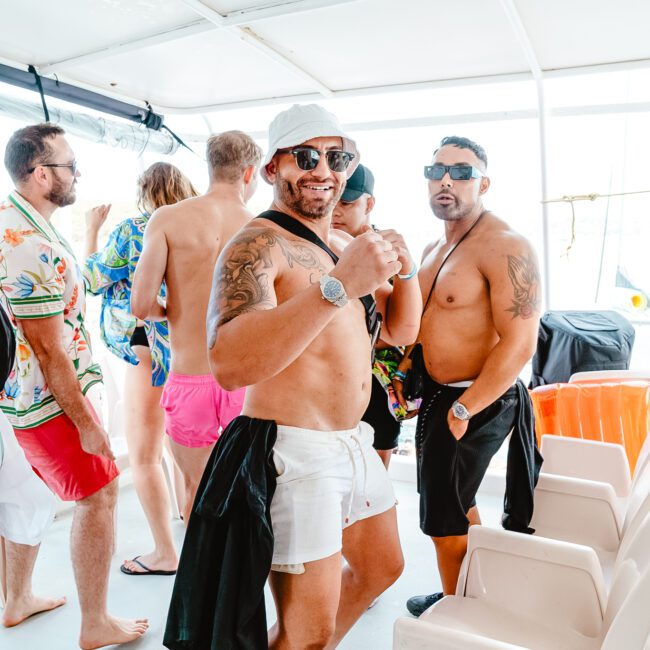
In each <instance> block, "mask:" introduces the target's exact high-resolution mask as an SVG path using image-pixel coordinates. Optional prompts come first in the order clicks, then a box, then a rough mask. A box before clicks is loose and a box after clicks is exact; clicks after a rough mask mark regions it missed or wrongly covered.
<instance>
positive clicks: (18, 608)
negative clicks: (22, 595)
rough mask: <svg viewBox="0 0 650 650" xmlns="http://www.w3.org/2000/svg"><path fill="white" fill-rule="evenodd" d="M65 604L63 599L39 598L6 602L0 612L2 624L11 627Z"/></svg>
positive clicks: (32, 597) (33, 597)
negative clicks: (0, 613) (0, 612)
mask: <svg viewBox="0 0 650 650" xmlns="http://www.w3.org/2000/svg"><path fill="white" fill-rule="evenodd" d="M65 602H66V600H65V597H63V598H39V597H38V596H31V597H30V598H28V599H27V600H21V601H17V602H12V601H7V604H6V606H5V608H4V611H3V612H2V624H3V625H4V626H5V627H13V626H14V625H18V623H22V622H23V621H24V620H25V619H26V618H29V617H30V616H34V614H38V613H39V612H49V611H50V610H51V609H56V608H57V607H61V605H64V604H65Z"/></svg>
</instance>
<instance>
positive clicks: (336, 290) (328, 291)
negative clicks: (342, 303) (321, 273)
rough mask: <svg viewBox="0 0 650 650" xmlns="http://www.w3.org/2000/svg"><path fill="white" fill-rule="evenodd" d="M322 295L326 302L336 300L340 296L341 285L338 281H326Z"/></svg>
mask: <svg viewBox="0 0 650 650" xmlns="http://www.w3.org/2000/svg"><path fill="white" fill-rule="evenodd" d="M323 295H324V296H325V297H326V298H327V299H328V300H336V298H338V297H339V296H340V295H341V283H340V282H339V281H338V280H333V279H331V280H328V281H327V282H326V283H325V286H324V287H323Z"/></svg>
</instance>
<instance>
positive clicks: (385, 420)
mask: <svg viewBox="0 0 650 650" xmlns="http://www.w3.org/2000/svg"><path fill="white" fill-rule="evenodd" d="M374 190H375V177H374V176H373V174H372V172H371V171H370V170H369V169H368V168H367V167H365V166H364V165H361V164H359V166H358V167H357V168H356V170H355V171H354V174H352V176H350V178H349V180H348V182H347V184H346V186H345V190H344V191H343V194H342V195H341V198H340V199H339V202H338V203H337V204H336V207H335V208H334V212H333V213H332V228H337V229H338V230H343V231H344V232H347V233H348V234H349V235H352V236H353V237H357V236H358V235H361V234H362V233H364V232H366V231H367V230H368V228H370V227H372V225H371V223H370V213H371V212H372V209H373V208H374V207H375V197H374ZM401 356H402V353H401V350H400V349H399V348H395V347H393V346H390V345H387V344H386V343H384V341H382V340H381V339H380V340H379V341H377V344H376V346H375V368H376V369H377V368H378V369H379V372H380V373H381V369H382V368H388V367H395V366H396V364H397V363H399V361H400V359H401ZM391 362H392V363H391ZM376 372H377V371H376V370H375V372H373V379H372V390H371V393H370V403H369V404H368V408H367V409H366V412H365V413H364V415H363V417H362V418H361V420H362V421H363V422H367V423H368V424H369V425H370V426H371V427H372V428H373V430H374V432H375V438H374V442H373V447H374V448H375V450H376V451H377V453H378V454H379V457H380V458H381V460H382V462H383V463H384V465H385V466H386V468H388V464H389V463H390V457H391V455H392V453H393V449H395V448H396V447H397V441H398V438H399V434H400V428H401V425H400V422H399V421H398V420H396V419H395V417H394V416H393V414H392V413H391V410H390V407H389V404H388V395H387V394H386V390H385V389H384V387H383V385H382V383H381V381H380V379H379V378H378V377H377V374H376Z"/></svg>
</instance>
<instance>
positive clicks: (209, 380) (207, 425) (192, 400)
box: [160, 372, 246, 447]
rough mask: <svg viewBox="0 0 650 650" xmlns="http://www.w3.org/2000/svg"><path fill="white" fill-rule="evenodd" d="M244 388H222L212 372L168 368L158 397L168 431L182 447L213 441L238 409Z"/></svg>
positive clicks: (238, 411)
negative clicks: (171, 369) (174, 370)
mask: <svg viewBox="0 0 650 650" xmlns="http://www.w3.org/2000/svg"><path fill="white" fill-rule="evenodd" d="M245 392H246V389H245V388H240V389H238V390H233V391H227V390H224V389H223V388H221V386H219V384H217V382H216V381H215V380H214V377H213V376H212V375H179V374H178V373H175V372H170V373H169V377H168V378H167V381H166V382H165V388H164V389H163V394H162V398H161V399H160V406H162V408H163V410H164V411H165V430H166V431H167V435H168V436H169V437H170V438H171V439H172V440H173V441H174V442H176V443H178V444H179V445H183V446H184V447H207V446H209V445H211V444H213V443H214V442H216V441H217V440H218V438H219V436H220V435H221V431H223V429H225V428H226V427H227V426H228V424H229V423H230V421H231V420H233V419H234V418H236V417H237V416H238V415H239V414H240V413H241V410H242V406H243V405H244V394H245Z"/></svg>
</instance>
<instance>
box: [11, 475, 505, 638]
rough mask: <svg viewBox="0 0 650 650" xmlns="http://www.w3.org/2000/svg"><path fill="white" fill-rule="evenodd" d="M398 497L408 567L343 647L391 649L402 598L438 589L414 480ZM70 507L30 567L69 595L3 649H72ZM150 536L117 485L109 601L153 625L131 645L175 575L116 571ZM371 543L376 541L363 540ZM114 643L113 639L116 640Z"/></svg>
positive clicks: (38, 581)
mask: <svg viewBox="0 0 650 650" xmlns="http://www.w3.org/2000/svg"><path fill="white" fill-rule="evenodd" d="M394 485H395V491H396V494H397V498H398V500H399V506H398V516H399V529H400V536H401V540H402V546H403V549H404V556H405V560H406V567H405V570H404V573H403V575H402V576H401V578H400V579H399V580H398V581H397V582H396V583H395V584H394V585H393V586H392V587H391V588H390V589H388V590H387V591H386V592H385V593H384V594H383V595H382V597H381V598H380V599H379V601H378V602H377V604H376V605H375V606H374V607H373V608H372V609H370V610H368V611H367V612H366V613H365V614H364V615H363V616H362V617H361V619H360V620H359V621H358V622H357V624H356V625H355V626H354V628H353V629H352V630H351V631H350V633H349V634H348V635H347V637H346V638H345V639H344V640H343V642H342V643H341V644H340V645H339V648H341V649H342V650H365V649H366V648H367V649H368V650H390V648H392V638H393V631H392V630H393V623H394V621H395V619H396V618H397V617H399V616H403V615H405V614H406V609H405V606H404V603H405V601H406V599H407V598H408V597H410V596H412V595H414V594H421V593H430V592H432V591H439V590H440V579H439V577H438V572H437V569H436V565H435V554H434V551H433V544H432V543H431V541H430V540H429V539H428V538H426V537H425V536H424V535H423V534H422V533H421V532H420V529H419V527H418V498H417V494H416V491H415V484H414V483H411V482H404V481H395V482H394ZM478 505H479V509H480V510H481V516H482V518H483V521H484V523H486V524H488V525H496V524H497V523H498V521H499V517H500V514H501V507H502V499H501V498H500V497H497V496H494V495H483V494H482V493H480V494H479V498H478ZM71 519H72V517H71V514H70V513H63V514H62V515H60V516H59V517H58V518H57V519H56V520H55V521H54V523H53V525H52V527H51V529H50V530H49V532H48V534H47V536H46V538H45V540H44V542H43V544H42V547H41V552H40V554H39V559H38V561H37V564H36V569H35V572H34V587H35V591H36V592H37V593H40V594H43V595H62V594H65V595H66V596H67V597H68V603H67V604H66V605H65V606H64V607H61V608H60V609H58V610H56V611H54V612H49V613H47V614H41V615H38V616H35V617H33V618H31V619H29V620H28V621H25V622H24V623H22V624H21V625H19V626H17V627H15V628H12V629H4V628H0V648H2V650H36V649H38V650H73V649H74V648H76V647H78V646H77V644H76V639H77V634H78V629H79V620H80V614H79V604H78V599H77V595H76V590H75V586H74V580H73V576H72V567H71V565H70V551H69V545H68V543H69V533H70V523H71ZM173 530H174V535H175V539H176V541H177V544H178V548H179V549H180V547H181V544H182V539H183V534H184V528H183V525H182V523H181V522H180V521H174V522H173ZM149 540H150V536H149V532H148V529H147V526H146V523H145V520H144V515H143V514H142V510H141V508H140V504H139V502H138V499H137V496H136V494H135V490H134V489H133V487H132V486H126V487H124V488H122V490H121V492H120V501H119V512H118V538H117V552H116V554H115V557H114V558H113V562H112V567H111V575H110V584H109V594H108V602H109V609H110V611H111V612H112V613H113V614H115V615H117V616H125V617H131V616H138V617H140V616H146V617H148V618H149V621H150V623H151V628H150V629H149V632H148V633H147V634H146V635H145V636H144V637H143V638H142V639H140V640H138V641H136V642H134V643H132V644H130V645H129V646H128V647H129V648H133V650H154V649H155V650H160V649H161V648H162V647H163V646H162V637H163V630H164V626H165V618H166V614H167V608H168V604H169V597H170V593H171V588H172V584H173V578H169V577H161V576H146V577H138V578H135V577H132V576H126V575H123V574H122V573H120V571H119V565H120V563H121V561H122V560H123V559H124V558H130V557H133V556H134V555H138V554H140V553H143V552H146V551H148V550H149V545H150V541H149ZM369 543H370V544H377V543H381V542H380V541H378V540H369ZM266 596H267V598H266V602H267V612H268V620H269V624H270V623H271V622H273V621H274V620H275V609H274V606H273V600H272V598H271V595H270V592H269V591H268V588H267V591H266ZM114 647H115V646H114Z"/></svg>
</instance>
